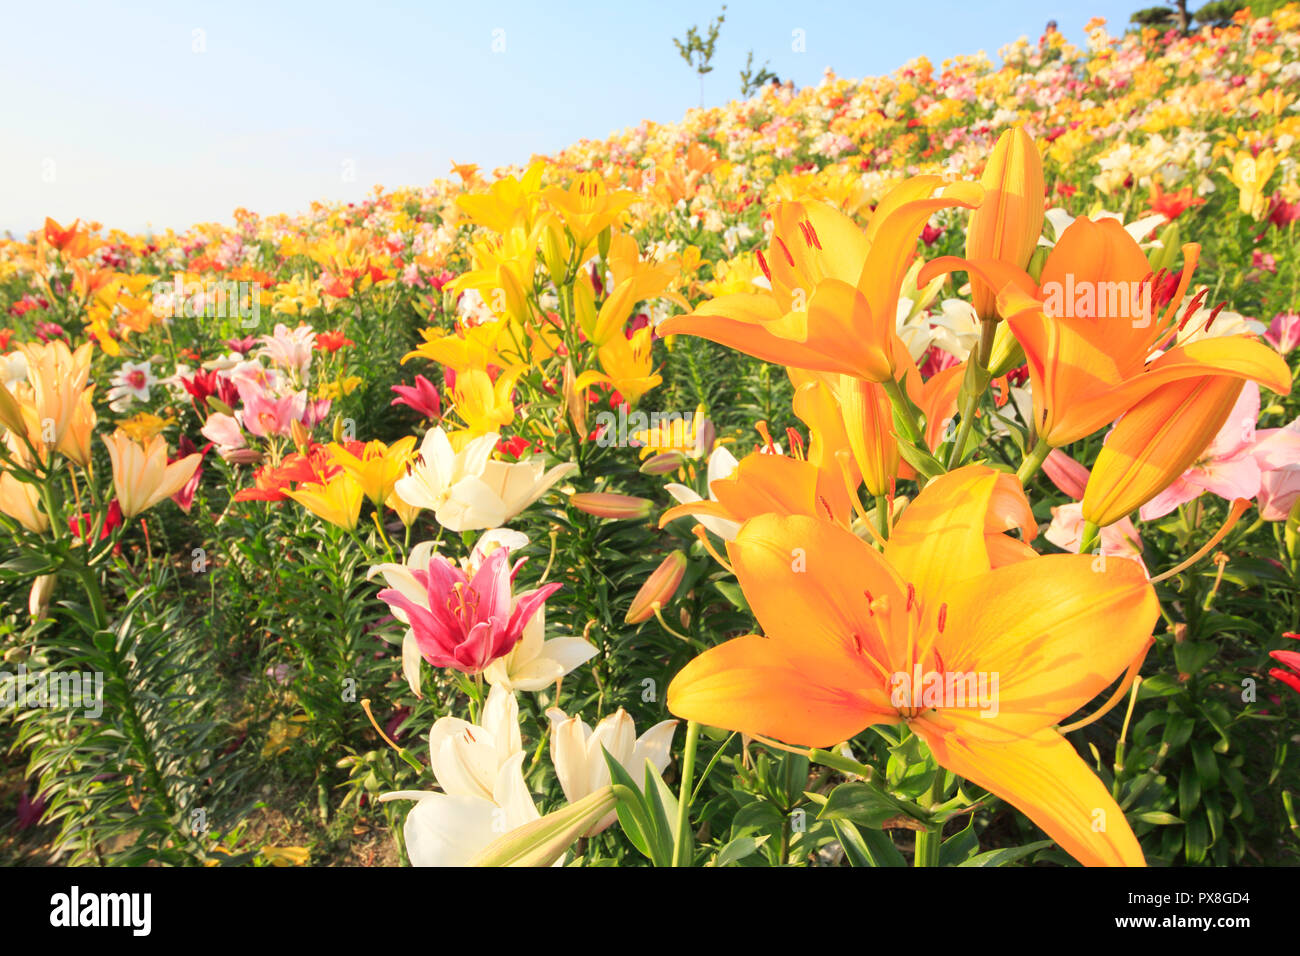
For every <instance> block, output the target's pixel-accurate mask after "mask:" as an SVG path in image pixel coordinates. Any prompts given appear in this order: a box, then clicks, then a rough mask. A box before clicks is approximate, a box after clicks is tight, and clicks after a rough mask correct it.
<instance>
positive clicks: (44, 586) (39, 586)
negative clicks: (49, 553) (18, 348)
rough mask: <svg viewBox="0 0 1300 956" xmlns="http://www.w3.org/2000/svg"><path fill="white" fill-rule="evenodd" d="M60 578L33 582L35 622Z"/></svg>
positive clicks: (48, 576) (30, 609)
mask: <svg viewBox="0 0 1300 956" xmlns="http://www.w3.org/2000/svg"><path fill="white" fill-rule="evenodd" d="M0 388H3V386H0ZM58 577H59V576H58V575H57V574H42V575H41V576H40V577H38V578H37V579H36V580H35V581H33V582H32V590H31V593H30V594H29V595H28V596H27V611H28V613H30V614H31V616H32V620H33V621H39V620H40V619H41V618H43V617H45V612H46V610H47V609H48V608H49V606H50V597H51V596H52V595H53V594H54V583H55V581H57V580H58Z"/></svg>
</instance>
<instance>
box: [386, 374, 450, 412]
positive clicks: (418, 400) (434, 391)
mask: <svg viewBox="0 0 1300 956" xmlns="http://www.w3.org/2000/svg"><path fill="white" fill-rule="evenodd" d="M393 391H394V392H396V393H397V398H395V399H393V400H392V401H391V402H389V403H388V404H389V405H406V406H409V407H410V408H413V409H415V410H416V411H417V412H419V413H420V414H421V415H423V416H424V417H425V418H428V419H431V420H432V421H437V420H438V419H439V418H441V417H442V399H441V398H439V396H438V386H436V385H434V384H433V383H432V382H431V381H429V380H428V379H427V378H425V377H424V376H423V375H417V376H415V383H414V384H412V385H394V386H393Z"/></svg>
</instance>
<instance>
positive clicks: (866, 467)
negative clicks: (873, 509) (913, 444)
mask: <svg viewBox="0 0 1300 956" xmlns="http://www.w3.org/2000/svg"><path fill="white" fill-rule="evenodd" d="M839 400H840V411H841V414H842V415H843V416H844V431H845V434H846V435H847V437H848V440H849V449H850V450H851V451H852V452H853V460H854V461H855V462H856V463H857V466H858V471H859V472H860V473H861V474H862V483H863V484H864V485H866V488H867V492H868V493H869V494H871V495H877V496H878V495H884V494H888V493H889V486H890V484H891V483H892V482H893V480H894V478H896V477H897V475H898V461H899V454H898V439H897V438H896V437H895V436H894V427H893V425H894V413H893V409H892V408H891V407H890V404H889V396H888V395H887V394H886V393H885V389H884V386H883V385H879V384H877V383H876V382H868V381H865V380H863V379H860V378H854V377H853V376H851V375H841V376H840V385H839Z"/></svg>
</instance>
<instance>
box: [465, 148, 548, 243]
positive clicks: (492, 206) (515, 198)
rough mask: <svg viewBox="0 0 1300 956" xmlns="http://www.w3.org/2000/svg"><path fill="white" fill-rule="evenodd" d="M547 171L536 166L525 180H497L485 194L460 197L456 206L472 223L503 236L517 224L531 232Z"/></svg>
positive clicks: (530, 168)
mask: <svg viewBox="0 0 1300 956" xmlns="http://www.w3.org/2000/svg"><path fill="white" fill-rule="evenodd" d="M544 170H545V166H544V164H542V163H533V164H532V165H531V166H529V167H528V170H527V171H526V172H525V173H524V175H523V178H522V179H516V178H515V177H514V176H506V177H505V178H503V179H498V180H497V181H496V182H494V183H493V184H492V185H491V186H490V187H488V189H487V190H486V191H485V192H479V193H467V194H465V195H461V196H457V197H456V205H457V206H459V207H460V209H461V211H462V212H464V213H465V218H466V219H468V220H469V221H470V222H472V223H475V224H476V225H480V226H485V227H487V228H488V229H491V230H492V231H493V232H496V233H501V234H503V233H505V232H507V231H508V230H509V229H510V227H511V226H512V225H514V224H515V223H521V224H522V225H523V227H524V229H525V231H531V229H532V226H533V219H534V217H535V216H536V213H537V207H538V204H539V202H540V199H541V194H540V188H541V184H542V173H543V171H544Z"/></svg>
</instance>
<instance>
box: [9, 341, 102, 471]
mask: <svg viewBox="0 0 1300 956" xmlns="http://www.w3.org/2000/svg"><path fill="white" fill-rule="evenodd" d="M18 348H19V349H20V350H21V351H22V353H23V355H25V356H26V357H27V380H28V381H29V382H30V383H31V386H32V392H33V398H32V406H33V408H34V409H35V411H36V418H37V420H38V421H39V422H40V431H39V435H40V437H41V441H42V442H44V443H45V444H46V445H48V446H57V445H58V444H59V442H61V441H62V440H63V434H64V432H66V431H67V430H68V427H69V426H70V425H71V424H72V420H73V418H74V417H75V416H76V415H77V414H78V408H79V407H80V403H81V393H82V392H83V391H84V390H85V388H86V382H87V380H88V379H89V378H90V353H91V348H92V346H91V344H90V343H89V342H86V343H83V344H82V345H81V346H79V347H78V348H77V350H76V351H75V352H74V351H72V350H71V349H69V348H68V345H67V343H66V342H64V341H63V340H62V339H54V340H53V341H51V342H49V343H48V344H45V345H42V344H40V343H37V342H25V343H23V344H21V345H19V346H18Z"/></svg>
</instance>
